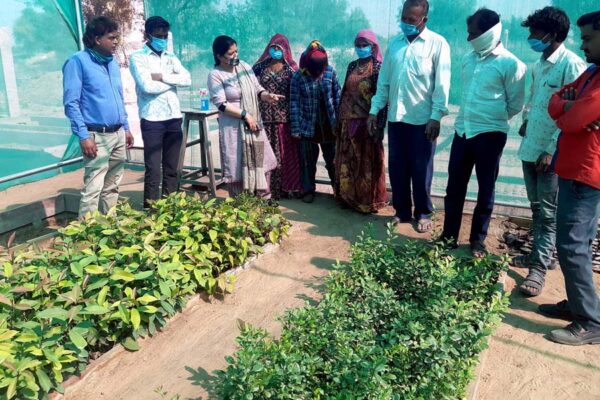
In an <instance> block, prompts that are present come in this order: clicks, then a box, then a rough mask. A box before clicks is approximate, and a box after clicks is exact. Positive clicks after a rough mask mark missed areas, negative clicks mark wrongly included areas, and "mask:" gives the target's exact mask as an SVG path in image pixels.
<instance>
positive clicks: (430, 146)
mask: <svg viewBox="0 0 600 400" xmlns="http://www.w3.org/2000/svg"><path fill="white" fill-rule="evenodd" d="M435 147H436V142H435V141H433V142H432V141H430V140H428V139H427V136H426V135H425V125H410V124H406V123H404V122H390V123H389V124H388V148H389V159H388V171H389V174H390V183H391V185H392V204H393V206H394V209H395V210H396V216H397V217H398V218H400V219H401V220H403V221H408V220H410V219H411V216H412V215H413V214H414V217H415V219H416V220H420V219H422V218H427V217H429V215H431V214H432V213H433V203H432V202H431V182H432V180H433V157H434V155H435ZM411 183H412V191H411ZM411 196H412V198H411ZM413 202H414V206H415V208H414V213H413Z"/></svg>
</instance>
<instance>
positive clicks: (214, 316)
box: [0, 172, 600, 400]
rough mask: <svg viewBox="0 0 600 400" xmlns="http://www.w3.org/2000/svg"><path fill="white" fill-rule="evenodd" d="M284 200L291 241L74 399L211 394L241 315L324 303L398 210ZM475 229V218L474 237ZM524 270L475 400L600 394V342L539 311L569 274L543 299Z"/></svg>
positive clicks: (271, 315)
mask: <svg viewBox="0 0 600 400" xmlns="http://www.w3.org/2000/svg"><path fill="white" fill-rule="evenodd" d="M140 177H141V175H140V174H139V173H133V172H128V173H127V175H126V178H125V181H124V185H123V190H124V192H125V193H126V195H127V196H128V197H129V198H131V199H133V200H134V201H137V199H139V190H140V188H141V185H140ZM80 179H81V177H80V175H78V173H77V172H76V173H71V174H64V175H61V176H58V177H56V178H52V179H51V180H50V181H44V182H42V183H37V184H36V183H34V184H30V185H34V186H21V187H16V188H11V189H9V190H7V191H5V192H0V209H2V208H4V207H6V206H8V205H9V204H15V203H17V202H18V203H24V202H30V201H32V200H33V199H34V198H44V197H48V196H50V195H53V194H54V193H56V192H57V191H62V190H69V191H76V190H77V188H78V187H79V184H80V181H81V180H80ZM7 192H8V193H7ZM282 205H283V207H284V211H285V214H286V216H287V217H288V218H289V219H290V220H291V221H292V222H293V228H292V230H291V232H290V235H289V237H288V238H287V239H286V240H285V241H284V242H283V243H282V244H281V246H279V247H277V248H275V249H274V250H273V251H271V252H269V253H267V254H264V255H262V256H260V257H259V258H258V259H257V260H256V261H255V262H254V263H253V264H252V266H251V268H249V269H247V270H243V271H240V272H239V274H238V281H237V283H236V288H235V291H234V293H233V294H231V295H229V296H227V297H225V298H224V299H215V300H212V301H210V302H209V301H207V300H204V299H201V298H196V299H194V300H192V301H191V302H190V304H189V306H188V308H187V309H186V310H185V311H184V312H183V313H181V314H180V315H179V316H177V317H175V318H174V319H173V320H172V321H171V322H170V323H169V324H168V325H167V327H166V328H165V329H164V331H162V332H160V333H159V334H157V335H156V336H154V337H153V338H150V339H147V340H144V341H143V342H142V347H141V349H140V351H138V352H136V353H129V352H126V351H123V350H115V351H113V352H111V353H110V354H109V355H107V356H105V357H104V358H101V359H100V360H99V361H100V362H98V363H95V364H93V365H92V366H91V367H90V368H89V369H88V371H89V372H88V373H86V374H85V375H84V378H83V379H82V380H80V381H78V382H75V383H74V384H73V385H71V386H69V387H68V389H67V392H66V394H65V396H64V398H65V399H68V400H84V399H85V400H88V399H111V400H113V399H114V400H117V399H127V400H137V399H140V400H141V399H144V400H147V399H159V398H160V397H159V396H158V395H157V394H155V393H154V391H155V389H156V388H158V387H159V386H162V387H163V389H164V390H166V391H167V392H169V393H170V394H175V393H178V394H180V395H181V396H182V398H183V399H199V398H210V387H211V379H210V376H211V372H212V371H214V370H215V369H219V368H223V367H224V366H226V363H225V360H224V357H225V356H226V355H229V354H232V353H233V352H234V351H235V349H236V344H235V338H236V336H237V333H238V328H237V320H238V319H241V320H243V321H246V322H249V323H251V324H254V325H257V326H261V327H263V328H266V329H267V330H269V331H270V332H272V333H274V334H277V333H278V332H279V329H280V325H279V323H278V322H277V320H276V318H277V317H278V316H280V315H281V314H282V313H283V312H284V311H285V310H286V309H288V308H290V307H299V306H302V305H303V304H305V302H307V301H308V302H313V301H316V300H318V298H319V288H320V285H321V283H322V277H323V276H324V275H326V274H327V273H328V272H329V270H330V269H331V265H332V264H333V263H334V262H335V261H336V260H338V259H339V260H345V259H347V257H348V249H349V245H350V243H351V242H352V241H353V240H354V239H355V238H356V236H357V235H358V234H359V233H360V231H361V230H362V229H363V228H364V226H365V225H366V224H367V223H369V222H371V223H373V230H374V231H375V233H376V234H377V235H382V234H383V232H384V231H385V223H386V222H387V221H388V219H389V217H390V215H391V212H392V210H391V209H389V208H387V209H385V210H383V211H382V212H381V213H380V214H378V215H372V216H362V215H358V214H356V213H353V212H351V211H348V210H341V209H339V208H338V207H337V206H336V204H335V203H334V201H333V200H332V199H331V197H330V196H326V195H322V196H319V197H317V200H316V201H315V203H314V204H312V205H307V204H304V203H302V202H300V201H292V200H290V201H285V202H283V204H282ZM441 215H442V213H439V217H438V221H436V225H437V229H439V225H441V221H440V220H441V219H442V217H441ZM500 221H501V219H496V220H494V221H493V223H492V226H491V227H490V235H489V238H488V247H489V248H490V249H491V250H492V251H494V252H498V251H500V249H499V243H498V238H500V237H501V236H502V229H501V227H500V226H501V224H500ZM469 225H470V219H469V217H468V216H466V217H465V223H464V228H465V229H464V230H463V231H464V232H463V234H464V235H467V233H468V232H466V230H467V229H468V228H469ZM398 233H399V234H400V235H403V236H407V237H414V238H426V235H419V234H417V233H415V232H414V230H413V228H412V227H411V226H410V225H409V224H403V225H401V226H399V228H398ZM459 252H466V249H464V248H462V249H460V250H459ZM523 276H524V271H521V270H511V271H510V272H509V274H508V277H507V279H506V287H507V290H509V291H511V308H510V311H509V313H508V315H507V316H506V318H505V319H504V322H503V323H502V325H501V326H500V327H499V329H498V330H497V331H496V333H495V334H494V336H493V337H492V338H491V339H490V348H489V349H488V350H487V351H486V352H485V353H484V355H483V357H482V365H481V367H480V369H479V371H480V375H479V379H478V380H477V381H476V382H474V384H473V393H474V394H473V397H472V398H474V399H484V400H488V399H489V400H496V399H497V400H500V399H502V400H504V399H532V400H536V399H544V400H551V399H552V400H555V399H556V400H567V399H578V400H579V399H600V346H586V347H579V348H577V347H568V346H561V345H558V344H554V343H552V342H549V341H548V340H546V339H544V335H545V334H547V333H548V332H549V331H550V330H551V329H555V328H556V327H561V326H563V325H565V324H566V323H563V322H562V321H555V320H551V319H547V318H544V317H542V316H540V315H538V314H536V313H535V308H536V307H537V304H539V303H544V302H556V301H559V300H561V299H562V298H563V297H564V287H563V280H562V274H561V273H560V271H558V270H557V271H552V272H550V273H549V277H548V278H549V279H548V282H547V286H546V289H545V291H544V293H543V294H542V296H540V297H539V298H535V299H525V298H523V297H522V296H521V295H520V294H519V293H518V290H516V285H517V282H520V281H521V280H522V278H523ZM597 278H598V276H597ZM597 284H599V287H600V282H598V281H597Z"/></svg>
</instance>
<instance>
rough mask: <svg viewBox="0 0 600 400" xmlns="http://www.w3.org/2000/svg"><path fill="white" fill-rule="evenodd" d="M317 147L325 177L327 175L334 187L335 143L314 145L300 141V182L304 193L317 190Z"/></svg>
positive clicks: (306, 141)
mask: <svg viewBox="0 0 600 400" xmlns="http://www.w3.org/2000/svg"><path fill="white" fill-rule="evenodd" d="M319 146H320V147H321V151H322V152H323V159H324V160H325V169H326V170H327V175H329V179H330V180H331V185H332V186H334V187H335V185H334V180H335V166H334V158H335V142H326V143H316V142H313V141H310V140H306V139H302V141H301V142H300V181H301V183H302V190H303V192H304V193H314V192H315V190H317V184H316V176H317V162H318V161H319Z"/></svg>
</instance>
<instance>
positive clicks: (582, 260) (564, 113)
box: [539, 11, 600, 345]
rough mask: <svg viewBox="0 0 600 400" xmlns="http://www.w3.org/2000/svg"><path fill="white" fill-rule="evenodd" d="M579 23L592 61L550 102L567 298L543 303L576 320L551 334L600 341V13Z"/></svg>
mask: <svg viewBox="0 0 600 400" xmlns="http://www.w3.org/2000/svg"><path fill="white" fill-rule="evenodd" d="M577 26H579V27H580V28H581V40H582V45H581V49H582V50H583V52H584V53H585V56H586V59H587V61H588V62H589V63H592V64H593V65H592V66H591V67H590V68H589V69H588V70H587V71H586V72H584V73H583V74H582V75H581V76H580V77H579V78H577V79H576V80H575V81H574V82H573V83H570V84H568V85H566V86H564V87H563V88H562V89H561V90H560V91H559V92H558V93H556V94H554V95H553V96H552V98H551V99H550V104H549V106H548V111H549V113H550V116H551V117H552V118H553V119H555V120H556V124H557V126H558V127H559V128H560V129H561V135H560V139H559V141H558V147H557V150H556V166H555V168H556V173H557V174H558V176H559V191H558V209H557V214H556V223H557V240H556V241H557V249H558V259H559V261H560V266H561V269H562V272H563V275H564V277H565V286H566V291H567V299H568V300H563V301H561V302H559V303H558V304H543V305H541V306H540V307H539V310H540V312H541V313H542V314H544V315H547V316H550V317H555V318H562V319H567V320H569V321H572V323H571V324H569V325H568V326H567V327H566V328H564V329H557V330H554V331H552V332H550V335H549V339H550V340H553V341H555V342H558V343H562V344H568V345H582V344H600V298H599V297H598V293H597V291H596V286H595V284H594V276H593V271H592V248H591V243H592V240H593V239H594V238H595V237H596V234H597V231H598V219H599V218H600V11H596V12H593V13H589V14H586V15H584V16H582V17H581V18H579V20H578V21H577Z"/></svg>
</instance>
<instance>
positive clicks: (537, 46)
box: [527, 38, 550, 53]
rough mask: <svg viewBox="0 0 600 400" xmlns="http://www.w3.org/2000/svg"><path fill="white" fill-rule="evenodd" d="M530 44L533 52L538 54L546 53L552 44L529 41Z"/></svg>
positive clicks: (534, 40)
mask: <svg viewBox="0 0 600 400" xmlns="http://www.w3.org/2000/svg"><path fill="white" fill-rule="evenodd" d="M527 42H528V43H529V47H531V50H533V51H536V52H538V53H542V52H544V50H546V49H547V48H548V47H550V42H544V41H543V38H542V39H527Z"/></svg>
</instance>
